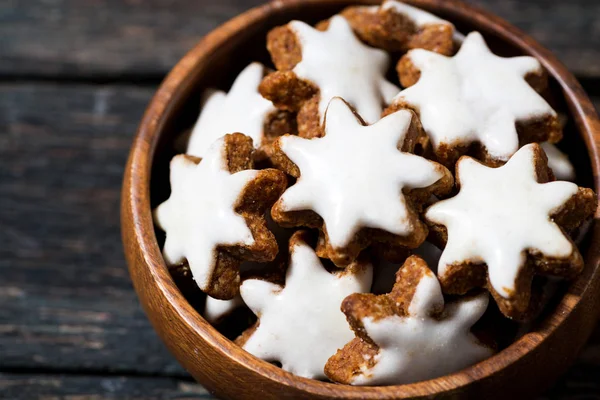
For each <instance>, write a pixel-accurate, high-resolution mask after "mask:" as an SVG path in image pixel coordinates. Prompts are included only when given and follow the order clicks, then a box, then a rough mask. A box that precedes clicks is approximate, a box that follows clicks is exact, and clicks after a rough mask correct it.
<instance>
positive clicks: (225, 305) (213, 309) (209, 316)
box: [202, 296, 244, 324]
mask: <svg viewBox="0 0 600 400" xmlns="http://www.w3.org/2000/svg"><path fill="white" fill-rule="evenodd" d="M243 304H244V302H243V301H242V298H241V297H240V296H235V297H234V298H233V299H231V300H219V299H215V298H214V297H210V296H206V304H205V305H204V312H203V313H202V316H203V317H204V319H206V320H207V321H208V322H210V323H211V324H214V323H217V322H219V320H221V319H222V318H223V317H225V316H227V315H229V314H231V312H232V311H233V310H235V309H236V308H238V307H240V306H242V305H243Z"/></svg>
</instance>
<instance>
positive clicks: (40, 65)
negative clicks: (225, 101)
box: [0, 0, 600, 80]
mask: <svg viewBox="0 0 600 400" xmlns="http://www.w3.org/2000/svg"><path fill="white" fill-rule="evenodd" d="M263 2H264V1H263V0H220V1H212V0H198V1H188V0H103V1H89V0H88V1H80V0H54V1H47V0H29V1H19V0H4V1H2V2H0V59H1V60H2V63H0V75H8V76H13V75H26V76H33V75H35V76H49V77H52V76H61V77H67V78H76V77H78V76H79V77H81V76H84V77H85V76H87V77H90V76H97V77H100V78H102V77H106V78H109V79H136V80H140V79H145V78H148V77H151V78H154V79H158V78H160V77H161V76H162V75H164V74H165V73H166V72H167V71H168V70H169V69H170V68H171V67H172V66H173V65H175V63H176V62H177V60H178V59H179V58H181V57H182V56H183V55H184V54H185V53H186V52H187V51H188V50H189V49H191V47H192V46H193V45H194V44H195V43H196V42H197V41H198V39H199V38H200V37H202V36H203V35H205V34H206V33H208V32H209V31H210V30H212V29H213V28H215V27H216V26H218V25H219V24H220V23H222V22H224V21H226V20H227V19H229V18H231V17H233V16H235V15H237V14H239V13H240V12H242V11H244V10H247V9H249V8H251V7H253V6H255V5H258V4H261V3H263ZM471 2H472V3H473V4H477V5H481V6H483V7H485V8H486V9H488V10H490V11H492V12H495V13H497V14H498V15H500V16H501V17H503V18H505V19H507V20H508V21H510V22H511V23H513V24H515V25H516V26H518V27H520V28H522V29H524V30H525V31H526V32H528V33H530V34H531V35H532V36H533V37H534V38H536V39H538V40H539V41H540V42H541V43H542V44H543V45H545V46H546V47H548V48H549V49H550V50H552V51H555V52H556V54H557V55H558V56H559V58H560V59H561V60H563V61H564V62H565V63H566V64H567V66H568V67H569V68H570V69H571V70H572V71H573V72H575V73H576V74H578V75H581V76H586V77H600V47H599V46H598V43H600V20H599V19H598V18H597V16H598V15H600V2H598V1H596V0H572V1H562V2H556V1H549V0H528V1H526V2H524V1H518V0H502V1H500V0H471Z"/></svg>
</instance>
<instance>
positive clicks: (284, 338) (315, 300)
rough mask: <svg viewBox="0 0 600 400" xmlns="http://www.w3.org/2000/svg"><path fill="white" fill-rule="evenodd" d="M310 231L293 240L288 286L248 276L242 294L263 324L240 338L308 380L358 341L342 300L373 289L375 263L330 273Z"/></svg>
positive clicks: (248, 347)
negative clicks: (310, 241) (310, 242)
mask: <svg viewBox="0 0 600 400" xmlns="http://www.w3.org/2000/svg"><path fill="white" fill-rule="evenodd" d="M307 240H308V235H307V232H306V231H298V232H296V233H295V234H294V235H293V236H292V238H291V239H290V255H291V258H290V263H289V267H288V270H287V272H286V278H285V286H281V285H277V284H274V283H271V282H268V281H265V280H259V279H249V280H245V281H244V282H243V283H242V285H241V287H240V293H241V295H242V298H243V300H244V302H245V303H246V304H247V305H248V307H250V309H251V310H252V311H253V312H254V313H255V314H256V315H257V317H258V322H257V325H256V326H254V327H252V328H250V329H248V330H247V331H246V332H244V334H242V336H241V337H240V338H238V339H237V340H236V342H237V343H238V344H239V345H240V346H242V347H243V348H244V349H245V350H246V351H248V352H250V353H251V354H253V355H255V356H256V357H259V358H261V359H264V360H268V361H278V362H280V363H281V364H282V368H283V369H285V370H286V371H289V372H292V373H294V374H296V375H300V376H303V377H307V378H315V379H318V378H324V377H325V375H324V372H323V367H324V366H325V362H326V361H327V359H328V358H329V357H330V356H331V355H333V354H334V353H335V352H336V351H337V349H339V348H340V347H342V346H343V345H344V344H345V343H346V342H348V341H349V340H350V339H352V331H351V330H350V327H349V326H348V324H347V323H346V321H345V320H344V314H342V312H341V311H340V305H341V304H342V300H344V298H345V297H346V296H348V295H350V294H352V293H362V292H368V291H369V289H370V288H371V280H372V274H373V271H372V266H371V264H370V263H369V262H366V261H357V262H355V263H353V264H352V265H350V266H348V268H347V269H346V270H344V271H338V272H336V273H330V272H328V271H327V270H326V269H325V268H324V267H323V265H322V264H321V261H320V260H319V258H318V257H317V255H316V254H315V252H314V250H313V249H312V248H311V247H310V246H309V245H308V244H307Z"/></svg>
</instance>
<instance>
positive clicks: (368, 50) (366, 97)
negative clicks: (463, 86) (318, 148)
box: [288, 16, 400, 123]
mask: <svg viewBox="0 0 600 400" xmlns="http://www.w3.org/2000/svg"><path fill="white" fill-rule="evenodd" d="M288 27H289V28H290V29H291V30H292V31H293V32H294V33H295V34H296V36H297V38H298V40H299V43H300V46H301V49H302V60H301V61H300V62H299V63H298V64H297V65H296V66H295V67H294V69H293V70H292V71H293V72H294V73H295V74H296V75H297V76H298V77H299V78H301V79H305V80H307V81H310V82H312V83H313V84H314V85H315V86H317V87H318V88H319V91H320V100H319V112H320V115H321V119H323V118H324V115H325V109H326V108H327V104H328V103H329V100H331V98H332V97H334V96H340V97H342V98H343V99H344V100H346V101H347V102H349V103H350V104H352V105H353V106H354V107H355V108H356V110H357V111H358V113H359V114H360V115H361V116H362V117H363V118H364V119H365V121H367V122H368V123H374V122H375V121H377V120H378V119H379V117H380V114H381V111H382V109H383V104H384V103H385V104H388V103H389V101H390V100H391V99H392V98H393V97H394V96H395V95H396V94H397V93H398V92H399V90H400V89H399V88H398V87H397V86H395V85H394V84H392V83H391V82H389V81H388V80H387V79H386V78H385V75H386V73H387V70H388V67H389V63H390V58H389V56H388V55H387V53H385V52H384V51H382V50H378V49H374V48H372V47H369V46H367V45H365V44H363V43H362V42H361V41H360V40H358V38H357V37H356V36H355V35H354V33H353V32H352V28H351V27H350V25H348V22H347V21H346V20H345V19H344V18H343V17H341V16H334V17H333V18H331V22H330V24H329V27H328V29H327V30H326V31H319V30H317V29H315V28H313V27H311V26H310V25H308V24H306V23H304V22H301V21H292V22H290V23H289V24H288ZM321 122H322V121H321Z"/></svg>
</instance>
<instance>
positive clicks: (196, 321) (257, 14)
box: [122, 0, 600, 398]
mask: <svg viewBox="0 0 600 400" xmlns="http://www.w3.org/2000/svg"><path fill="white" fill-rule="evenodd" d="M403 1H405V2H407V3H409V4H412V5H416V6H418V7H421V8H424V9H435V10H437V11H438V12H440V11H441V12H443V13H445V14H448V15H450V16H451V17H450V18H449V19H450V20H452V18H458V19H462V20H467V19H471V20H472V21H473V25H476V26H477V28H478V29H479V30H480V31H482V33H484V35H485V34H491V35H494V36H497V37H499V38H500V39H501V40H504V41H507V42H509V43H510V44H511V45H514V46H515V47H518V48H520V49H522V50H523V51H524V52H526V53H529V54H530V55H532V56H535V57H537V58H538V60H539V61H540V62H541V63H542V65H543V66H544V67H545V68H546V70H547V71H548V73H549V74H550V76H552V77H554V78H555V79H556V80H557V81H558V83H559V84H560V86H561V89H562V92H563V95H564V98H565V100H566V103H567V106H568V109H569V112H570V114H571V116H572V117H573V118H574V119H575V121H576V123H577V126H578V130H579V134H580V135H581V136H582V138H583V140H584V142H585V146H586V149H587V151H588V154H589V157H590V162H591V166H592V172H593V176H594V178H593V179H594V180H593V182H594V189H595V191H596V193H598V191H599V190H598V188H599V187H600V154H599V153H600V121H599V119H598V115H597V114H596V112H595V109H594V106H593V104H592V103H591V101H590V99H589V98H588V97H587V95H586V94H585V92H584V91H583V89H582V87H581V86H580V84H579V83H578V82H577V80H576V78H575V77H574V76H573V75H572V74H571V73H570V72H569V71H568V70H567V69H566V67H565V66H564V65H563V64H562V63H561V62H559V61H558V60H557V59H556V57H555V56H554V55H552V54H551V53H550V52H549V51H548V50H547V49H545V48H544V47H543V46H541V45H540V44H538V43H537V42H536V41H534V40H533V39H532V38H530V37H529V36H528V35H526V34H524V33H523V32H521V31H520V30H519V29H517V28H515V27H514V26H512V25H510V24H509V23H508V22H506V21H504V20H502V19H500V18H499V17H497V16H495V15H493V14H491V13H489V12H487V11H484V10H481V9H479V8H477V7H474V6H471V5H466V4H464V3H462V2H460V1H459V0H446V1H443V0H442V1H440V0H403ZM324 2H326V3H328V4H332V5H338V4H339V5H340V6H342V5H345V4H348V3H363V4H376V3H377V1H376V0H358V1H349V0H278V1H273V2H269V3H265V4H263V5H261V6H258V7H255V8H253V9H251V10H249V11H247V12H245V13H243V14H241V15H239V16H237V17H235V18H233V19H231V20H229V21H228V22H226V23H225V24H223V25H221V26H220V27H218V28H216V29H215V30H213V31H212V32H211V33H209V34H208V35H207V36H205V37H204V38H203V39H202V40H201V41H200V42H199V43H198V44H197V45H196V46H195V47H194V48H193V49H192V50H191V51H190V52H188V53H187V54H186V55H185V56H184V57H183V58H182V59H181V60H180V61H179V62H178V63H177V65H176V66H175V67H174V68H173V70H172V71H171V72H170V73H169V74H168V76H167V77H166V78H165V80H164V81H163V83H162V84H161V86H160V88H159V89H158V91H157V92H156V94H155V95H154V97H153V99H152V100H151V102H150V104H149V106H148V108H147V110H146V113H145V115H144V117H143V119H142V122H141V124H140V126H139V128H138V131H137V134H136V136H135V139H134V141H133V145H132V148H131V152H130V158H129V161H128V164H127V167H126V175H125V178H124V186H123V194H122V210H123V214H122V222H123V223H124V219H126V218H127V216H130V217H131V220H132V222H133V224H132V226H133V230H132V231H131V229H129V230H127V229H125V225H123V227H124V228H123V232H122V234H123V237H124V242H125V236H126V235H132V236H130V239H131V240H129V241H130V242H131V241H133V242H134V243H136V245H137V246H139V251H140V254H141V256H142V258H143V259H142V260H139V261H142V262H143V263H144V265H145V266H146V268H148V270H149V272H150V276H151V277H152V279H153V280H154V281H155V282H154V283H155V285H156V286H157V288H159V290H160V292H159V293H156V294H155V296H154V297H158V296H160V300H158V299H156V300H155V301H166V302H168V303H170V305H171V306H172V307H173V308H174V310H175V311H176V313H177V315H178V316H179V317H180V318H181V320H182V321H183V323H185V324H186V325H188V326H189V327H190V328H191V329H192V330H193V331H194V333H195V335H196V336H197V337H198V338H200V339H202V340H203V341H204V342H206V344H207V345H209V346H213V347H214V348H217V349H219V351H221V352H222V353H223V354H225V355H226V356H227V357H228V358H230V359H231V360H232V361H234V362H236V363H238V364H240V365H241V366H243V367H244V368H245V369H249V370H252V371H254V372H255V373H257V374H260V375H262V376H264V377H268V378H269V379H271V380H274V381H276V382H277V383H279V384H281V385H285V386H294V387H296V388H297V389H299V390H302V391H305V392H308V393H313V394H323V393H329V394H331V392H333V391H335V397H344V398H376V397H377V398H380V397H398V396H399V395H402V396H403V393H405V394H406V395H414V394H418V395H419V396H422V395H434V394H438V393H440V392H445V391H450V390H455V389H458V388H460V387H461V386H464V385H466V384H468V383H469V382H471V381H473V380H480V379H486V378H489V377H491V376H492V375H493V374H495V373H497V372H499V371H500V370H502V369H504V368H506V367H508V366H509V365H511V364H512V363H514V362H516V361H517V360H518V359H519V357H520V356H521V355H522V354H523V353H525V352H530V351H532V350H534V349H535V348H537V347H538V346H539V345H540V344H541V343H542V341H543V340H544V339H545V338H546V337H547V336H549V335H551V334H552V333H553V332H554V331H555V330H556V329H558V327H559V326H560V325H561V324H562V323H563V322H564V321H565V320H566V319H567V318H568V316H569V315H570V314H571V313H572V312H573V310H574V309H575V308H577V307H578V305H579V302H580V300H581V298H582V297H583V296H584V294H587V295H593V294H592V293H589V291H590V290H592V289H593V287H592V286H595V285H596V284H597V282H598V281H599V280H600V276H599V275H600V272H599V269H598V263H599V260H600V256H599V255H598V254H597V253H598V251H588V254H586V256H585V261H586V268H585V270H584V272H583V274H582V275H581V276H580V277H579V278H578V279H577V280H576V281H575V282H574V283H573V284H571V285H570V287H569V289H568V290H567V292H566V293H565V295H564V297H563V299H562V300H561V301H560V303H559V304H558V305H557V307H556V310H555V311H554V312H553V313H552V314H551V315H549V316H548V317H546V318H545V319H544V320H543V321H542V322H541V323H540V325H539V327H538V329H537V330H536V331H535V332H531V333H528V334H526V335H525V336H523V337H522V338H520V339H519V340H517V341H516V342H514V343H513V344H511V345H510V346H509V347H507V348H506V349H504V350H502V351H501V352H499V353H497V354H495V355H494V356H492V357H490V358H488V359H486V360H484V361H482V362H480V363H478V364H475V365H473V366H471V367H468V368H466V369H463V370H461V371H458V372H455V373H453V374H449V375H445V376H442V377H439V378H435V379H431V380H428V381H422V382H417V383H412V384H407V385H394V386H375V387H370V386H350V385H339V384H334V383H329V382H322V381H318V380H313V379H307V378H302V377H298V376H295V375H293V374H291V373H289V372H287V371H284V370H282V369H280V368H278V367H276V366H274V365H272V364H270V363H268V362H265V361H262V360H260V359H258V358H255V357H253V356H251V355H249V354H247V353H245V352H244V351H243V350H242V349H241V348H240V347H238V346H237V345H236V344H234V343H233V342H232V341H230V340H228V339H226V338H225V337H224V336H222V335H221V334H220V333H219V332H218V331H217V330H216V329H215V328H213V327H212V326H211V325H210V324H209V323H208V322H206V320H204V318H203V317H202V316H201V315H200V313H199V312H198V311H196V310H195V309H194V308H193V307H192V306H191V305H190V304H189V303H188V302H187V300H186V299H185V298H184V297H183V295H182V294H181V293H180V292H179V290H178V289H177V287H176V285H175V282H174V281H173V279H172V278H171V276H170V274H169V272H168V269H167V267H166V265H165V264H164V261H163V259H162V255H161V251H160V248H159V246H158V243H157V240H156V237H155V235H154V234H153V232H154V227H153V222H152V213H151V205H150V177H151V173H150V172H151V169H152V164H153V160H154V155H155V150H156V145H157V142H158V138H159V137H160V136H161V134H163V127H164V124H165V122H166V120H167V116H168V115H169V114H170V112H171V110H172V108H173V107H174V104H175V103H177V101H182V100H181V99H183V98H185V97H186V96H187V95H188V94H189V91H190V86H191V85H190V84H189V83H190V81H191V80H192V75H193V70H194V68H195V66H196V65H197V63H198V62H199V60H201V59H202V58H203V57H206V55H207V54H210V52H211V51H214V50H215V49H216V47H217V46H218V45H219V43H224V41H226V40H227V38H228V37H230V36H231V35H232V34H234V33H235V30H236V29H239V27H238V24H239V23H242V22H243V25H246V26H250V24H253V23H256V22H258V21H261V20H265V19H267V18H268V17H269V15H272V14H273V13H275V12H278V11H281V10H282V9H294V7H310V6H316V5H317V4H319V3H324ZM596 138H599V139H598V142H597V139H596ZM596 216H598V211H596ZM594 225H597V224H594ZM595 228H596V227H594V229H591V232H590V233H591V235H592V243H598V242H599V241H600V229H595ZM147 232H152V234H150V235H148V234H146V233H147ZM591 247H593V246H590V248H591ZM126 251H127V246H126ZM131 264H132V262H131V261H130V262H129V265H130V269H131V268H132V265H131ZM134 283H135V282H134ZM593 283H594V285H592V284H593ZM136 290H138V288H137V285H136ZM599 298H600V296H598V295H596V301H595V303H596V304H597V303H598V300H599ZM599 308H600V307H595V308H594V311H595V312H596V313H597V312H598V309H599ZM242 353H244V354H246V356H244V355H243V354H242Z"/></svg>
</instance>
